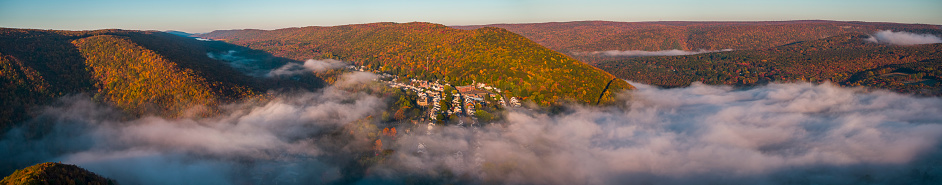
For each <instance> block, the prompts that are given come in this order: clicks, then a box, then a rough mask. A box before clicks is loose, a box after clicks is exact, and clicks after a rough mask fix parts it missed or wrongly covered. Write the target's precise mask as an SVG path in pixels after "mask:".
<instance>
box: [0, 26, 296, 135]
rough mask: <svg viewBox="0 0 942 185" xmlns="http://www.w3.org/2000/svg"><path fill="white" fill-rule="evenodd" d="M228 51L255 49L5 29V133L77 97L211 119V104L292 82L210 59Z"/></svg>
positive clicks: (0, 92) (137, 35)
mask: <svg viewBox="0 0 942 185" xmlns="http://www.w3.org/2000/svg"><path fill="white" fill-rule="evenodd" d="M229 50H246V51H250V50H249V49H245V48H241V47H239V46H234V45H229V44H225V43H222V42H204V41H197V40H195V39H192V38H186V37H180V36H176V35H171V34H167V33H162V32H149V31H126V30H96V31H57V30H30V29H6V28H3V29H0V78H2V79H0V104H2V105H4V107H6V108H5V109H3V110H2V111H0V130H5V129H6V128H9V127H10V126H11V125H12V124H14V123H16V122H19V121H22V120H25V119H26V118H28V117H30V115H32V114H35V113H36V111H38V110H39V109H40V108H41V107H42V105H46V104H48V103H50V102H51V101H52V100H54V99H55V98H57V97H61V96H66V95H72V94H80V93H85V94H88V95H90V96H93V98H94V99H95V100H97V101H99V102H104V103H108V104H112V105H114V106H117V107H119V108H122V109H124V110H125V111H128V112H129V113H133V114H136V115H142V114H158V115H163V116H171V117H172V116H180V115H182V114H183V113H184V110H186V109H187V108H190V107H193V106H197V105H206V106H204V107H210V108H209V109H203V110H195V111H190V112H188V113H189V114H194V115H200V114H210V113H212V112H213V110H212V109H211V107H212V105H215V104H217V103H220V102H225V101H229V100H235V99H241V98H244V97H249V96H254V95H255V94H258V92H260V91H262V90H263V89H269V88H273V87H272V86H271V85H272V84H277V85H284V84H286V83H287V82H280V81H279V80H278V79H256V78H251V77H249V76H246V75H244V74H242V73H240V72H239V71H237V70H235V69H233V68H232V67H230V66H229V65H227V64H225V63H224V62H223V61H218V60H214V59H211V58H209V57H208V56H207V53H209V52H225V51H229ZM247 53H249V52H247ZM267 62H269V63H272V62H274V63H285V62H289V60H287V59H285V60H280V61H278V60H269V61H267ZM288 84H291V83H288Z"/></svg>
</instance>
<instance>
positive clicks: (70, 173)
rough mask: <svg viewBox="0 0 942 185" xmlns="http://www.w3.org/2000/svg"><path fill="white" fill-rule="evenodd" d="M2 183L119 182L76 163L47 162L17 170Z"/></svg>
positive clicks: (93, 184) (109, 184) (106, 184)
mask: <svg viewBox="0 0 942 185" xmlns="http://www.w3.org/2000/svg"><path fill="white" fill-rule="evenodd" d="M0 184H2V185H8V184H9V185H14V184H29V185H33V184H37V185H39V184H87V185H113V184H117V183H116V182H115V181H114V180H111V179H108V178H105V177H101V176H98V175H97V174H95V173H93V172H90V171H88V170H85V169H82V168H80V167H78V166H75V165H71V164H62V163H54V162H47V163H40V164H36V165H33V166H30V167H26V168H23V169H19V170H16V172H13V174H10V175H9V176H6V177H4V178H3V180H2V181H0Z"/></svg>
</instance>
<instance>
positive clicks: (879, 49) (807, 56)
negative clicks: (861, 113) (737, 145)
mask: <svg viewBox="0 0 942 185" xmlns="http://www.w3.org/2000/svg"><path fill="white" fill-rule="evenodd" d="M867 38H869V36H867V35H861V34H844V35H838V36H833V37H828V38H824V39H818V40H812V41H805V42H797V43H793V44H788V45H784V46H779V47H773V48H767V49H757V50H739V51H729V52H719V53H707V54H698V55H687V56H659V57H637V58H628V59H621V60H614V61H607V62H601V63H599V64H597V65H598V66H599V67H600V68H602V69H604V70H606V71H609V72H612V73H613V74H615V75H616V76H619V77H620V78H624V79H627V80H631V81H637V82H641V83H647V84H653V85H657V86H662V87H682V86H687V85H689V84H690V83H692V82H694V81H701V82H703V83H706V84H725V85H738V86H751V85H756V84H763V83H768V82H773V81H779V82H793V81H810V82H823V81H830V82H834V83H837V84H840V85H845V86H866V87H874V88H883V89H889V90H894V91H898V92H905V93H915V94H922V95H942V84H939V82H940V80H942V73H940V72H939V71H942V70H939V69H940V68H939V67H942V63H940V59H942V44H926V45H913V46H896V45H888V44H878V43H872V42H868V41H865V39H867Z"/></svg>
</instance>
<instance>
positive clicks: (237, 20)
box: [0, 0, 942, 33]
mask: <svg viewBox="0 0 942 185" xmlns="http://www.w3.org/2000/svg"><path fill="white" fill-rule="evenodd" d="M939 10H942V1H939V0H894V1H886V0H713V1H708V0H657V1H654V0H648V1H635V0H622V1H615V0H580V1H561V0H476V1H454V0H403V1H393V0H307V1H304V0H268V1H248V0H162V1H136V0H133V1H129V0H83V1H76V0H0V27H8V28H34V29H60V30H94V29H109V28H118V29H134V30H178V31H186V32H192V33H200V32H208V31H212V30H224V29H278V28H287V27H302V26H333V25H346V24H359V23H372V22H415V21H419V22H433V23H440V24H445V25H476V24H496V23H539V22H563V21H582V20H604V21H623V22H635V21H782V20H812V19H813V20H839V21H874V22H898V23H921V24H942V11H939Z"/></svg>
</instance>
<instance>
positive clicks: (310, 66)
mask: <svg viewBox="0 0 942 185" xmlns="http://www.w3.org/2000/svg"><path fill="white" fill-rule="evenodd" d="M344 66H347V64H346V63H344V62H343V61H339V60H334V59H326V60H314V59H308V60H307V61H304V64H296V63H288V64H285V65H284V66H281V67H279V68H278V69H275V70H272V71H271V72H269V73H268V76H290V75H296V74H302V73H310V72H324V71H326V70H329V69H338V68H342V67H344Z"/></svg>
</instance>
